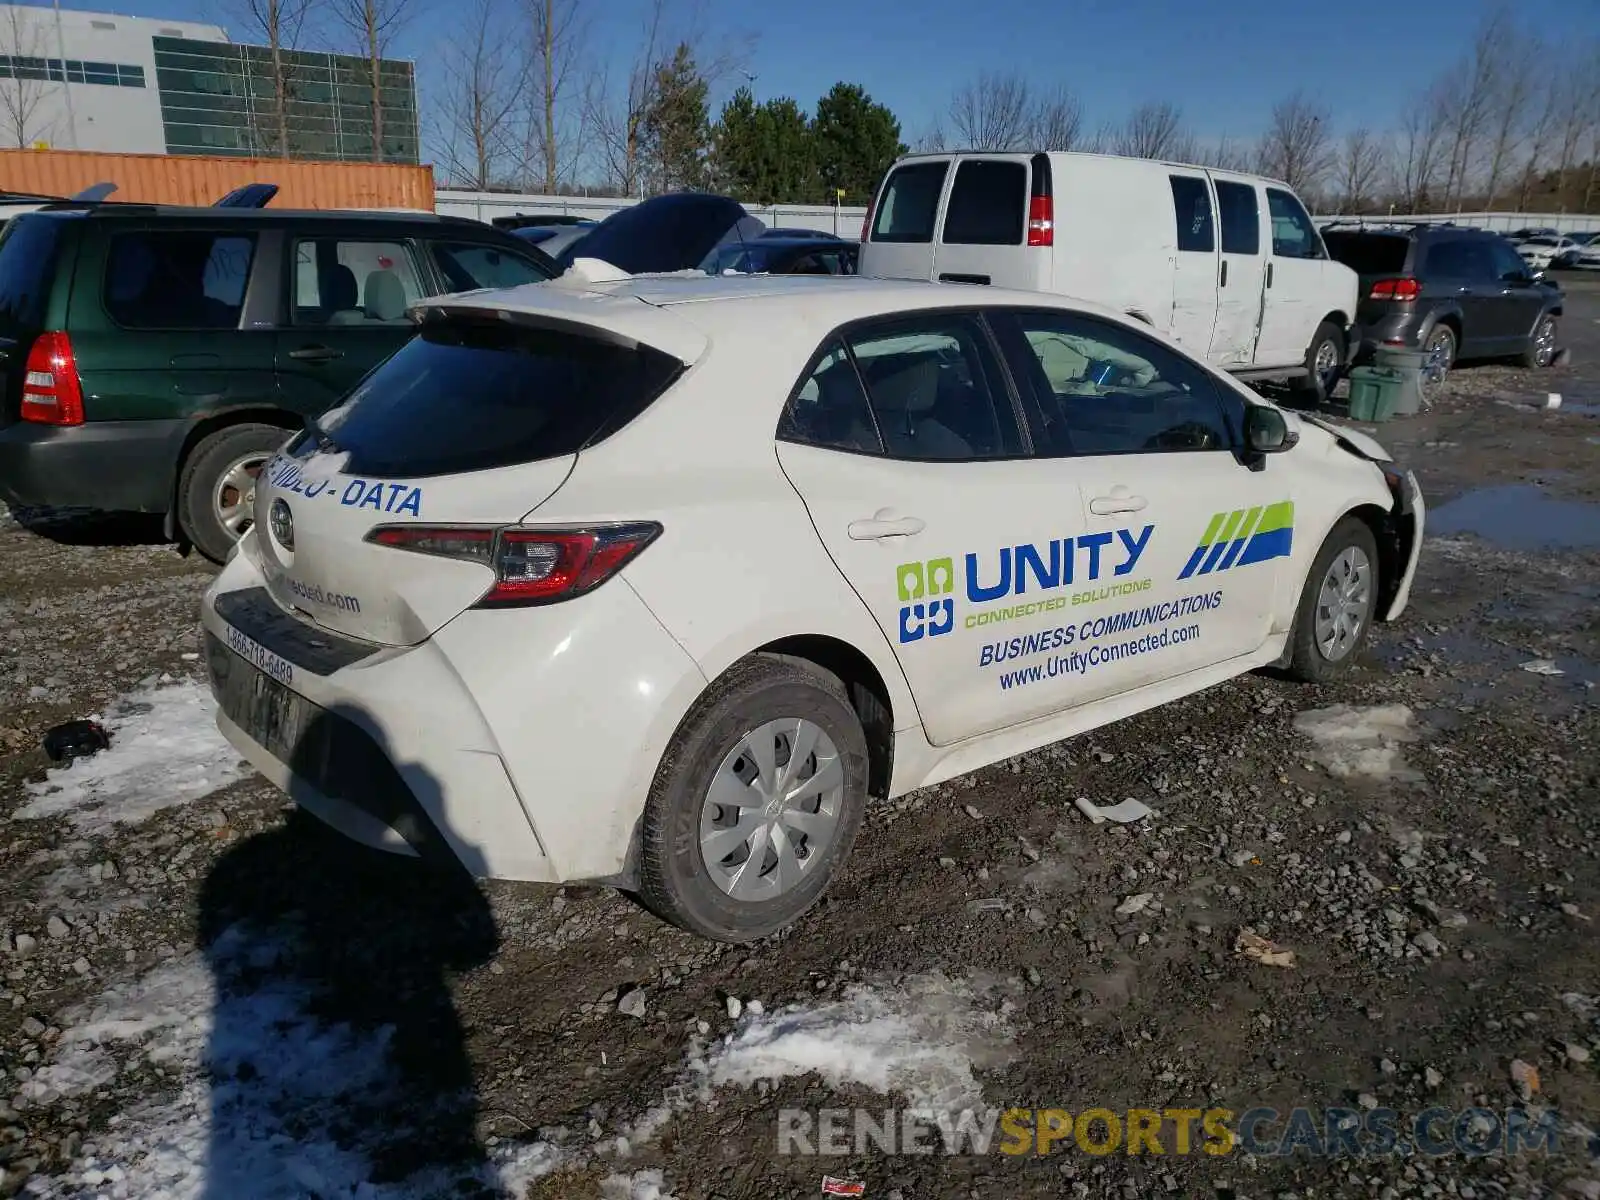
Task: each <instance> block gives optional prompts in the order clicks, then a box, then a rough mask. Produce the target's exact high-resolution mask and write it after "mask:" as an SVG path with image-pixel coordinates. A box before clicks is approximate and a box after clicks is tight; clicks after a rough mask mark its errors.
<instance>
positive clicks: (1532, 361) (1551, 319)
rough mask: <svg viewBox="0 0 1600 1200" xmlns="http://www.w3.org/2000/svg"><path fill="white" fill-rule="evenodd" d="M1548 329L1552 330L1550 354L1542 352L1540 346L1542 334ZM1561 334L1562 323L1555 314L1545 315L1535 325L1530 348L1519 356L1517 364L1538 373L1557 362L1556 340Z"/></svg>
mask: <svg viewBox="0 0 1600 1200" xmlns="http://www.w3.org/2000/svg"><path fill="white" fill-rule="evenodd" d="M1546 327H1548V328H1549V330H1550V341H1549V351H1548V353H1546V352H1545V351H1543V350H1541V349H1540V346H1539V337H1540V334H1541V333H1543V332H1544V330H1545V328H1546ZM1560 333H1561V325H1560V322H1558V321H1557V320H1556V318H1555V314H1554V313H1545V314H1544V316H1542V317H1540V318H1539V320H1538V321H1537V322H1535V323H1534V326H1533V332H1532V333H1530V334H1529V335H1528V348H1527V349H1526V350H1524V351H1523V352H1522V353H1521V354H1519V355H1517V362H1518V363H1519V364H1520V365H1522V366H1524V367H1527V368H1528V369H1529V370H1532V371H1537V370H1539V369H1540V368H1542V367H1548V366H1549V365H1550V364H1551V363H1552V362H1554V361H1555V357H1556V338H1557V337H1558V336H1559V335H1560ZM1541 359H1542V361H1541Z"/></svg>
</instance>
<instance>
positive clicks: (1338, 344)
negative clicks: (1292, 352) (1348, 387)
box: [1296, 321, 1344, 404]
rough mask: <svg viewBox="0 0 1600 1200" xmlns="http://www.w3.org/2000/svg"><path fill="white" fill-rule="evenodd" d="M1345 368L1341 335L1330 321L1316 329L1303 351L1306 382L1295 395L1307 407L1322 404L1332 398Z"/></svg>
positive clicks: (1342, 336) (1341, 331)
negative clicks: (1341, 371) (1341, 370)
mask: <svg viewBox="0 0 1600 1200" xmlns="http://www.w3.org/2000/svg"><path fill="white" fill-rule="evenodd" d="M1343 365H1344V331H1343V330H1342V329H1340V328H1339V327H1338V326H1337V325H1335V324H1334V323H1333V322H1332V321H1324V322H1322V324H1320V325H1318V326H1317V332H1316V333H1314V334H1313V335H1312V337H1311V345H1309V346H1307V347H1306V376H1305V382H1304V383H1303V384H1301V385H1300V387H1299V388H1298V389H1296V390H1297V391H1299V392H1300V393H1301V397H1302V399H1303V401H1304V402H1305V403H1307V404H1323V403H1325V402H1326V401H1327V399H1328V397H1329V396H1331V395H1332V394H1333V389H1334V385H1335V384H1336V383H1338V381H1339V369H1340V368H1341V367H1342V366H1343Z"/></svg>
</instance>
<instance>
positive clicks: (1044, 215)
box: [1011, 196, 1056, 246]
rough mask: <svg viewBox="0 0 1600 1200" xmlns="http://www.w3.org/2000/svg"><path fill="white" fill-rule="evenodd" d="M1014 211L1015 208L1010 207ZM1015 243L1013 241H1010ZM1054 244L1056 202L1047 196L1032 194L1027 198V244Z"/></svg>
mask: <svg viewBox="0 0 1600 1200" xmlns="http://www.w3.org/2000/svg"><path fill="white" fill-rule="evenodd" d="M1011 211H1012V212H1016V211H1017V210H1016V209H1012V210H1011ZM1012 244H1013V245H1015V243H1012ZM1055 244H1056V204H1055V201H1054V200H1053V199H1052V198H1051V197H1049V196H1033V197H1031V198H1030V199H1029V200H1028V245H1030V246H1053V245H1055Z"/></svg>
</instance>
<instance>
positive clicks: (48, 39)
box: [0, 4, 228, 154]
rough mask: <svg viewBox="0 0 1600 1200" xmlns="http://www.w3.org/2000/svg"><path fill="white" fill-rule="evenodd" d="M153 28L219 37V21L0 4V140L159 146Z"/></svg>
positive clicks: (139, 148)
mask: <svg viewBox="0 0 1600 1200" xmlns="http://www.w3.org/2000/svg"><path fill="white" fill-rule="evenodd" d="M157 37H172V38H185V39H188V40H191V41H202V42H226V41H227V40H228V34H227V32H226V31H225V30H224V29H223V28H222V27H221V26H219V25H199V24H195V23H192V22H189V21H152V20H148V19H146V18H143V17H123V16H115V15H112V14H110V13H91V12H78V11H74V10H71V9H60V8H44V7H42V6H37V5H23V4H6V5H0V147H9V148H12V149H16V148H26V147H48V148H52V149H57V150H104V151H111V152H117V153H123V154H164V153H166V149H167V138H166V131H165V128H164V126H163V124H162V119H161V93H160V90H159V88H158V87H157V84H156V56H155V40H154V39H155V38H157Z"/></svg>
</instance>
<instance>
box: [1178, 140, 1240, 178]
mask: <svg viewBox="0 0 1600 1200" xmlns="http://www.w3.org/2000/svg"><path fill="white" fill-rule="evenodd" d="M1189 161H1190V162H1192V163H1194V165H1195V166H1197V167H1214V168H1215V169H1217V170H1219V171H1248V170H1250V168H1251V166H1252V164H1253V162H1254V157H1253V155H1252V153H1251V147H1250V145H1249V144H1248V143H1241V142H1236V141H1234V140H1232V139H1231V138H1229V137H1228V136H1227V135H1223V136H1222V137H1221V138H1218V139H1217V140H1216V141H1215V142H1206V143H1200V142H1195V143H1194V150H1193V152H1192V153H1191V154H1190V156H1189Z"/></svg>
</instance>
